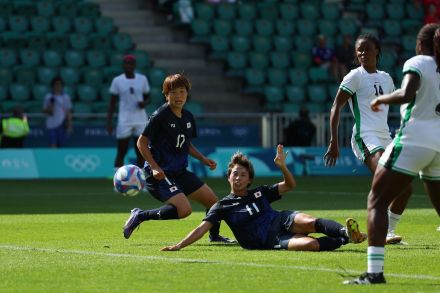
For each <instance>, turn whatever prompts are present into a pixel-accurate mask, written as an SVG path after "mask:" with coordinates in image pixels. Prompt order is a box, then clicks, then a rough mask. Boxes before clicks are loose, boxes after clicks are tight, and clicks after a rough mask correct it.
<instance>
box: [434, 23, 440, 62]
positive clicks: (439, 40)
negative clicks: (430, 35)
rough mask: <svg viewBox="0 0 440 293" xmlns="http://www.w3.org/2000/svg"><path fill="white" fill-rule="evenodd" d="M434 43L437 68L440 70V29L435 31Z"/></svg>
mask: <svg viewBox="0 0 440 293" xmlns="http://www.w3.org/2000/svg"><path fill="white" fill-rule="evenodd" d="M433 43H434V57H435V63H437V67H438V68H440V28H437V29H436V30H435V34H434V40H433Z"/></svg>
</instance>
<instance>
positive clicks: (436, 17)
mask: <svg viewBox="0 0 440 293" xmlns="http://www.w3.org/2000/svg"><path fill="white" fill-rule="evenodd" d="M436 2H437V3H436V4H434V3H430V4H428V5H427V6H425V20H424V21H425V24H427V23H436V22H439V21H440V3H439V2H440V1H436Z"/></svg>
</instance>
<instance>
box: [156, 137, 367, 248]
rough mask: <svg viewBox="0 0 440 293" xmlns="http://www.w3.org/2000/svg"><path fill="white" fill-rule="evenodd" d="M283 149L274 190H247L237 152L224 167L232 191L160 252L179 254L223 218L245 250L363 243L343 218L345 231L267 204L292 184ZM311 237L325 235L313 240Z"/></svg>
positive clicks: (244, 164) (248, 173) (244, 162)
mask: <svg viewBox="0 0 440 293" xmlns="http://www.w3.org/2000/svg"><path fill="white" fill-rule="evenodd" d="M286 156H287V153H284V151H283V146H282V145H278V147H277V154H276V156H275V159H274V162H275V164H276V165H277V166H278V167H279V168H280V170H281V172H282V174H283V181H281V182H279V183H276V184H274V185H272V186H267V185H263V186H259V187H257V188H255V189H248V187H249V185H250V184H251V183H252V180H253V178H254V168H253V166H252V163H251V162H250V161H249V160H248V158H247V157H246V156H244V155H243V154H241V153H239V152H237V153H235V154H234V155H233V156H232V158H231V161H230V162H229V165H228V181H229V184H230V186H231V193H230V194H229V195H228V196H226V197H225V198H223V199H221V200H220V201H219V202H217V203H216V204H215V205H214V206H213V207H212V208H211V209H210V210H209V212H208V214H207V215H206V217H205V219H204V220H203V222H202V223H201V224H200V225H199V226H198V227H197V228H196V229H194V230H193V231H192V232H190V233H189V234H188V235H187V236H186V237H185V238H184V239H183V240H182V241H180V242H179V243H177V244H176V245H171V246H167V247H164V248H162V250H163V251H171V250H180V249H182V248H184V247H185V246H188V245H190V244H192V243H194V242H196V241H197V240H199V239H200V238H201V237H202V236H203V235H205V233H206V232H208V230H209V229H210V228H211V227H212V226H213V225H215V224H217V223H218V222H220V221H221V220H224V221H225V222H226V223H227V224H228V226H229V227H230V228H231V230H232V232H233V233H234V236H235V237H236V239H237V241H238V243H239V244H240V245H241V246H242V247H243V248H246V249H287V250H302V251H328V250H335V249H337V248H339V247H340V246H341V245H345V244H347V243H350V242H351V243H361V242H363V241H364V240H365V239H366V236H365V234H363V233H361V232H359V228H358V224H357V222H356V221H355V220H354V219H347V227H343V226H342V225H341V224H339V223H337V222H335V221H332V220H327V219H321V218H314V217H313V216H311V215H308V214H304V213H301V212H297V211H276V210H274V209H272V207H271V205H270V204H271V203H272V202H273V201H276V200H279V199H281V194H282V193H285V192H287V191H289V190H292V189H293V188H295V186H296V182H295V179H294V178H293V175H292V173H290V171H289V170H288V169H287V167H286V163H285V159H286ZM310 233H322V234H325V235H326V236H324V237H320V238H314V237H312V236H309V234H310Z"/></svg>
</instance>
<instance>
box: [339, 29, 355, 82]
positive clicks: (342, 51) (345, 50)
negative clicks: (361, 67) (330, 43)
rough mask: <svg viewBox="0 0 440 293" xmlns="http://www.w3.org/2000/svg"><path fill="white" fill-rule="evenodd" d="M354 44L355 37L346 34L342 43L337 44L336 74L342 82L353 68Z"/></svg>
mask: <svg viewBox="0 0 440 293" xmlns="http://www.w3.org/2000/svg"><path fill="white" fill-rule="evenodd" d="M353 52H354V46H353V39H352V37H351V35H344V38H343V39H342V44H341V45H338V46H336V49H335V57H336V62H337V63H336V76H337V81H338V83H340V82H341V81H342V79H343V78H344V76H345V75H347V73H348V71H350V70H351V69H352V68H353V61H354V55H353Z"/></svg>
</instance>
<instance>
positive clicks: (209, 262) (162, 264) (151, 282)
mask: <svg viewBox="0 0 440 293" xmlns="http://www.w3.org/2000/svg"><path fill="white" fill-rule="evenodd" d="M277 180H279V179H278V178H258V179H256V180H255V182H254V185H255V186H256V185H259V184H271V183H275V182H276V181H277ZM297 181H298V189H297V190H296V191H294V192H290V193H288V194H286V195H285V196H284V198H283V199H282V200H281V201H279V202H277V203H275V204H274V206H275V207H276V208H278V209H294V210H301V211H303V212H306V213H309V214H311V215H313V216H316V217H325V218H330V219H334V220H337V221H339V222H343V221H344V219H345V218H346V217H355V218H357V219H358V221H359V223H360V224H361V229H362V230H365V227H366V215H367V212H366V198H367V194H368V189H369V184H370V178H359V177H349V178H346V177H345V178H344V177H303V178H298V179H297ZM208 184H209V185H210V186H211V187H212V188H213V189H214V190H215V191H216V192H217V194H218V195H219V196H223V195H226V194H227V193H228V191H229V188H228V185H227V182H226V180H225V179H212V180H209V181H208ZM0 190H1V193H0V235H1V238H0V264H1V265H0V276H1V278H0V292H225V291H231V292H232V291H233V292H304V291H308V292H354V291H355V290H356V291H358V290H359V291H360V292H373V291H374V292H415V291H417V292H433V291H436V288H438V287H437V286H438V284H439V283H440V265H439V264H438V259H440V249H439V248H440V245H439V243H440V241H439V240H440V232H436V231H435V229H436V227H437V226H438V225H439V224H440V221H439V219H438V216H437V215H436V213H435V211H434V210H433V209H432V208H431V204H430V202H429V200H428V198H427V197H426V196H425V194H424V192H423V189H422V187H421V185H420V183H419V182H417V184H416V186H415V194H414V195H413V197H412V198H411V200H410V203H409V206H408V209H407V210H406V211H405V213H404V216H403V217H402V221H401V223H400V225H399V226H398V229H397V232H398V233H399V234H400V235H402V236H403V237H404V241H406V242H408V243H409V245H407V246H404V245H398V246H387V247H386V259H385V270H386V277H387V281H388V284H387V285H380V286H374V287H362V288H356V289H355V288H353V287H345V286H343V285H341V281H342V280H344V279H346V278H348V277H346V276H345V277H342V276H341V275H340V274H347V273H348V274H352V275H357V274H359V273H361V272H363V271H365V269H366V248H367V244H366V243H363V244H360V245H353V244H349V245H346V246H344V247H342V248H341V249H339V250H337V251H334V252H320V253H313V252H288V251H247V250H243V249H241V248H240V247H239V246H237V245H213V244H210V243H209V242H208V240H207V237H204V238H202V239H201V240H199V241H198V242H197V243H195V244H194V245H192V246H189V247H187V248H185V249H183V250H182V251H179V252H161V251H159V249H160V248H161V247H163V246H165V245H169V244H174V243H176V242H178V241H179V240H180V239H181V238H183V237H184V236H185V235H186V234H187V233H188V232H189V231H191V230H192V229H193V228H194V227H196V226H197V225H198V224H199V223H200V221H201V220H202V219H203V216H204V208H203V207H201V206H199V205H197V204H194V205H193V207H194V210H195V211H194V213H193V214H192V215H191V216H190V217H188V218H186V219H183V220H179V221H150V222H145V223H143V224H142V225H141V226H140V229H139V230H137V231H135V232H134V233H133V235H132V237H131V238H130V239H129V240H126V239H124V238H123V236H122V226H123V224H124V222H125V220H126V219H127V217H128V215H129V210H130V209H131V208H133V207H136V206H139V207H141V208H143V209H147V208H152V207H157V206H159V204H160V203H159V202H158V201H157V200H155V199H153V198H152V197H151V196H150V195H148V194H147V193H142V194H140V195H139V196H137V197H135V198H124V197H122V196H121V195H119V194H115V193H113V192H112V184H111V181H110V180H41V181H31V180H29V181H11V180H8V181H0ZM221 233H222V235H225V236H229V237H233V235H232V233H231V231H230V230H229V229H228V228H227V226H226V225H225V224H224V223H223V224H222V227H221Z"/></svg>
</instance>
